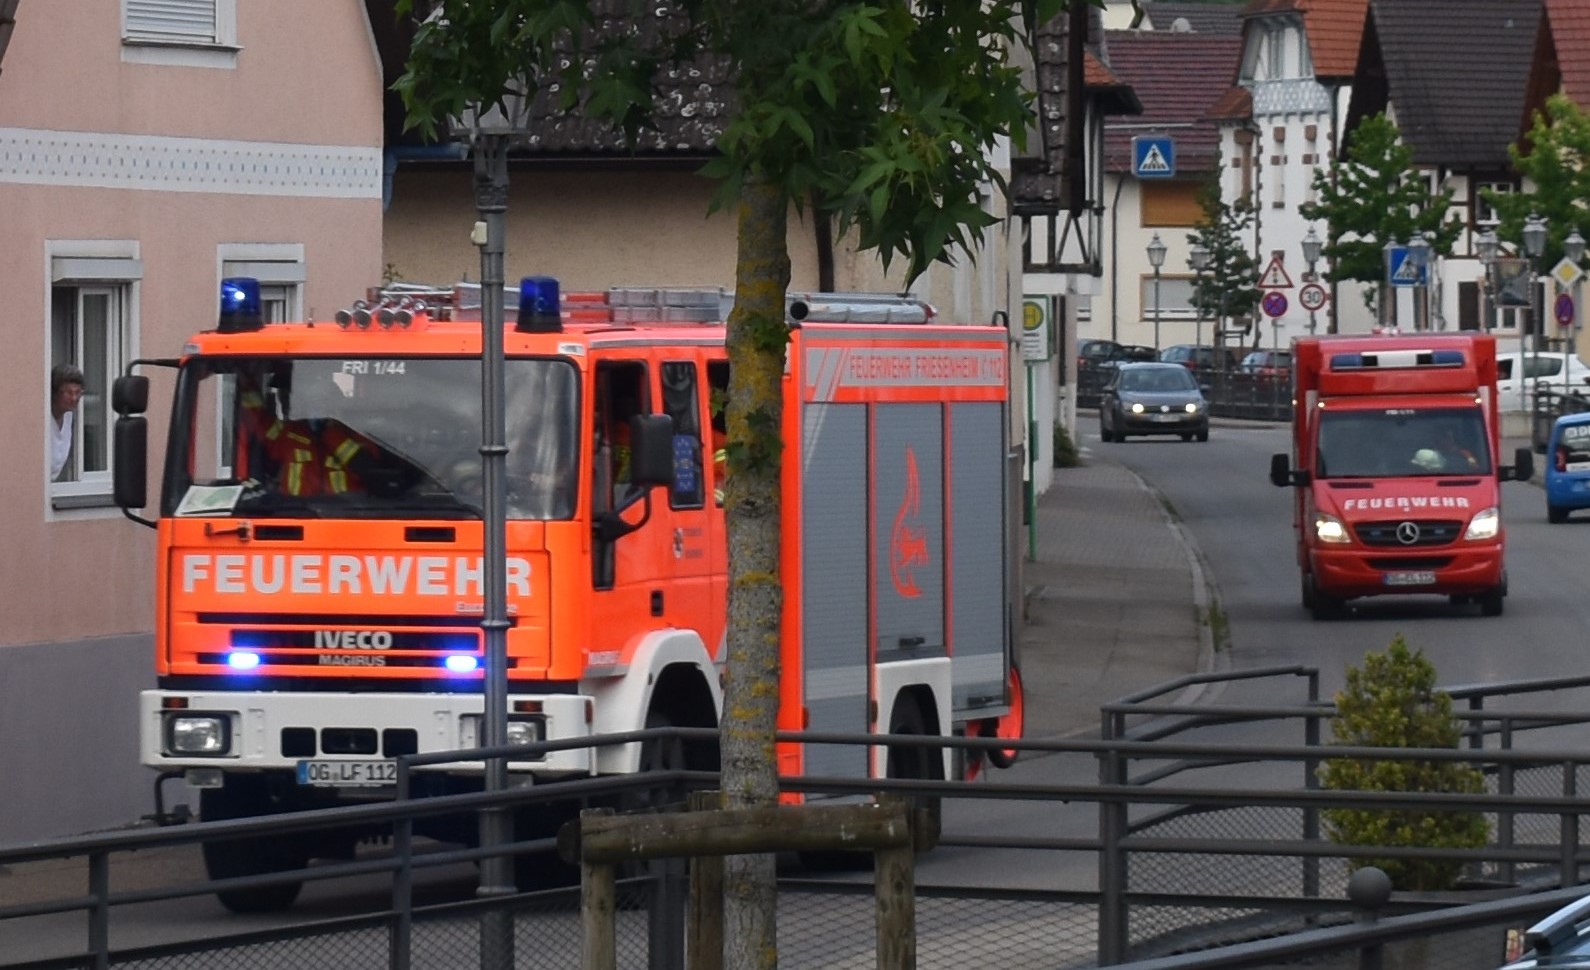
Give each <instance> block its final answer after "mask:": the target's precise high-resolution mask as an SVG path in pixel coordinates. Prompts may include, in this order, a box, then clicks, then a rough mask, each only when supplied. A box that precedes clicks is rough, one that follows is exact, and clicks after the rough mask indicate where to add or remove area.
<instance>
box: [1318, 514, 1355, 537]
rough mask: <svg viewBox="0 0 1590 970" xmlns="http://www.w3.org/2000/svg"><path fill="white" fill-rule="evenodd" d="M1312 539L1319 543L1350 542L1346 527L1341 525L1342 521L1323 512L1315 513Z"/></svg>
mask: <svg viewBox="0 0 1590 970" xmlns="http://www.w3.org/2000/svg"><path fill="white" fill-rule="evenodd" d="M1314 538H1316V539H1318V540H1319V541H1321V542H1350V541H1352V540H1351V539H1349V538H1348V535H1347V527H1346V526H1345V525H1342V520H1341V519H1338V518H1337V517H1336V516H1334V515H1326V514H1325V513H1324V512H1319V513H1316V514H1315V516H1314Z"/></svg>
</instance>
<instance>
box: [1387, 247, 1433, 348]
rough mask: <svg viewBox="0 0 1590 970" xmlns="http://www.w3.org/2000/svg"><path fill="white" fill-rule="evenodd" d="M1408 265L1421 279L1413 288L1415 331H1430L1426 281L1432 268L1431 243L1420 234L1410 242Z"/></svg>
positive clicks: (1428, 293)
mask: <svg viewBox="0 0 1590 970" xmlns="http://www.w3.org/2000/svg"><path fill="white" fill-rule="evenodd" d="M1408 263H1409V264H1410V265H1411V266H1413V271H1414V273H1415V274H1416V275H1417V276H1418V278H1419V282H1418V283H1416V284H1414V287H1413V329H1414V330H1416V331H1417V330H1428V329H1430V305H1429V303H1428V300H1429V295H1430V288H1429V284H1428V283H1425V282H1424V280H1425V279H1426V274H1427V273H1428V272H1429V266H1430V242H1429V240H1427V239H1425V238H1424V236H1422V235H1420V234H1418V233H1414V235H1413V238H1411V239H1409V240H1408ZM1392 292H1396V291H1395V290H1393V291H1392Z"/></svg>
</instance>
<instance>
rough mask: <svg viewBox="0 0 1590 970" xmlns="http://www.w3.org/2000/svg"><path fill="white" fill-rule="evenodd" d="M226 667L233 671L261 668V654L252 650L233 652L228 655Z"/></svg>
mask: <svg viewBox="0 0 1590 970" xmlns="http://www.w3.org/2000/svg"><path fill="white" fill-rule="evenodd" d="M226 665H227V666H228V667H231V668H232V669H233V670H253V669H254V668H255V667H258V666H259V654H257V653H254V652H253V651H250V650H233V651H232V652H231V653H229V654H227V655H226Z"/></svg>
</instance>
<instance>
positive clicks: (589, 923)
mask: <svg viewBox="0 0 1590 970" xmlns="http://www.w3.org/2000/svg"><path fill="white" fill-rule="evenodd" d="M612 814H613V811H612V809H608V808H589V809H586V810H585V811H583V812H581V813H580V824H581V825H584V824H585V823H586V822H588V821H594V820H595V819H596V818H597V817H600V816H608V815H612ZM617 884H618V877H617V866H616V865H615V864H614V863H612V862H594V863H593V862H584V863H581V865H580V923H581V925H582V928H583V931H584V932H583V935H584V937H585V948H584V951H585V952H584V954H583V960H582V962H581V964H580V965H581V967H582V970H618V924H617V921H616V918H615V914H616V913H617V909H618V885H617Z"/></svg>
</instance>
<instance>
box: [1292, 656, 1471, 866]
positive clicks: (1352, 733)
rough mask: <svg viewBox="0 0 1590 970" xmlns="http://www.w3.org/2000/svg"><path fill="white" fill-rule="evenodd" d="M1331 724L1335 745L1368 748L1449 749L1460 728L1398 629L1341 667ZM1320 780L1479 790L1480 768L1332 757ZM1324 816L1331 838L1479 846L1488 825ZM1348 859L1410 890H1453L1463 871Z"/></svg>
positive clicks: (1454, 815) (1332, 812)
mask: <svg viewBox="0 0 1590 970" xmlns="http://www.w3.org/2000/svg"><path fill="white" fill-rule="evenodd" d="M1331 729H1332V735H1333V738H1334V743H1336V744H1338V745H1350V746H1353V747H1366V748H1451V749H1456V748H1457V746H1458V743H1459V741H1460V740H1461V736H1462V728H1461V726H1460V725H1459V723H1458V721H1457V720H1456V719H1455V718H1453V717H1452V698H1451V697H1450V696H1449V695H1448V694H1446V693H1445V692H1443V691H1438V690H1436V689H1435V667H1434V666H1433V665H1432V664H1431V663H1430V661H1429V660H1427V659H1426V658H1425V656H1424V652H1423V651H1415V650H1409V649H1408V644H1407V642H1406V641H1405V640H1403V638H1402V635H1401V634H1398V635H1397V636H1396V637H1395V638H1393V639H1392V641H1391V646H1390V647H1388V648H1387V649H1386V651H1385V652H1384V653H1375V652H1373V651H1371V652H1370V653H1368V654H1365V655H1364V663H1363V667H1362V668H1356V667H1348V668H1347V685H1346V687H1345V688H1344V689H1343V690H1342V692H1341V693H1339V694H1337V695H1336V717H1335V719H1334V720H1333V721H1332V722H1331ZM1320 779H1321V781H1322V783H1323V784H1324V786H1325V787H1326V788H1330V789H1336V790H1339V791H1365V792H1377V791H1383V792H1462V793H1465V794H1475V793H1478V792H1483V791H1484V790H1485V776H1484V774H1483V773H1481V772H1480V770H1479V769H1478V768H1476V767H1474V766H1473V765H1470V764H1466V763H1464V762H1459V761H1430V760H1418V761H1389V760H1387V761H1380V760H1376V761H1364V760H1358V759H1354V758H1332V759H1330V760H1329V761H1327V762H1326V763H1325V764H1324V765H1323V766H1322V767H1321V769H1320ZM1323 814H1324V818H1325V831H1326V834H1327V835H1329V837H1330V838H1331V839H1332V840H1333V841H1334V842H1336V843H1337V844H1338V845H1384V846H1398V847H1415V846H1417V847H1425V848H1442V849H1478V848H1484V846H1485V845H1486V844H1487V842H1488V840H1489V838H1490V825H1489V823H1488V822H1487V821H1486V818H1485V816H1484V815H1483V814H1481V813H1479V812H1472V811H1436V810H1413V811H1408V810H1400V809H1373V810H1371V809H1357V808H1332V809H1327V810H1325V812H1324V813H1323ZM1352 864H1353V866H1354V867H1359V866H1369V865H1372V866H1378V867H1380V868H1381V869H1383V870H1385V872H1386V875H1388V876H1390V877H1391V885H1392V887H1393V888H1395V889H1411V890H1441V889H1451V888H1453V886H1455V885H1456V884H1457V880H1458V876H1459V875H1460V874H1461V873H1462V869H1463V863H1462V862H1460V861H1447V860H1435V859H1374V858H1366V859H1353V860H1352Z"/></svg>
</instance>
